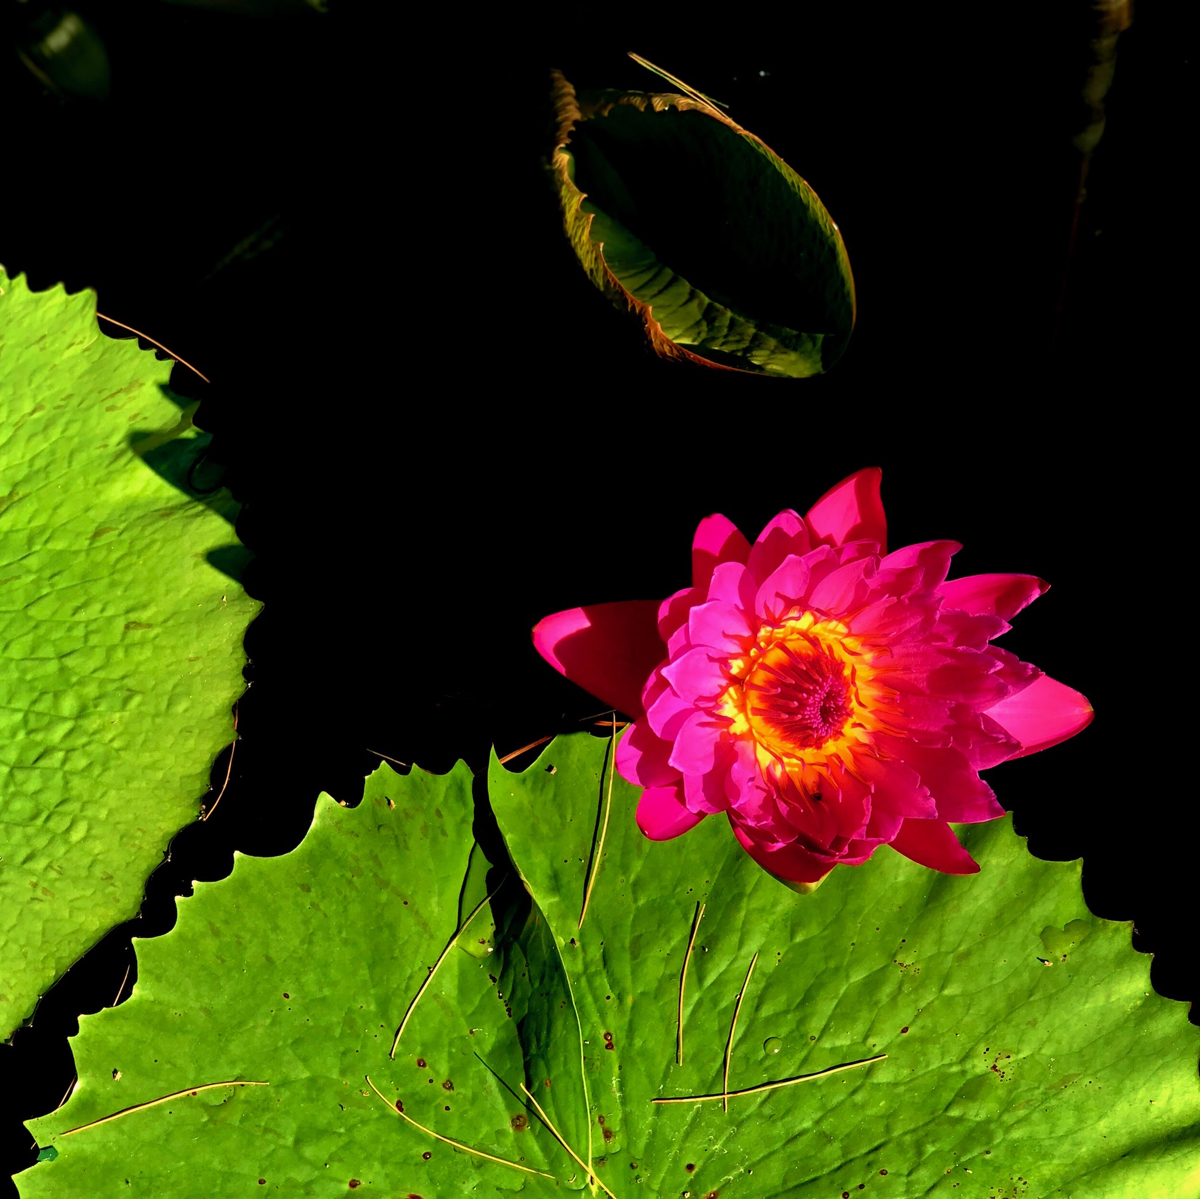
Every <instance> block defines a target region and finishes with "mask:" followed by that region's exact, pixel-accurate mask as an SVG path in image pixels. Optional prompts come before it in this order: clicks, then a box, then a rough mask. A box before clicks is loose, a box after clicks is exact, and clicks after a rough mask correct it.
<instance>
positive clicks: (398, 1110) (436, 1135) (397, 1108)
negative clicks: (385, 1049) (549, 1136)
mask: <svg viewBox="0 0 1200 1199" xmlns="http://www.w3.org/2000/svg"><path fill="white" fill-rule="evenodd" d="M363 1077H364V1078H365V1079H366V1080H367V1086H369V1087H370V1088H371V1090H372V1091H374V1092H375V1094H376V1095H378V1096H379V1098H380V1099H382V1100H383V1104H384V1106H385V1107H386V1108H387V1109H388V1111H390V1112H394V1113H395V1114H396V1115H397V1116H399V1117H400V1119H401V1120H407V1121H408V1122H409V1123H410V1124H411V1125H412V1126H413V1127H414V1128H419V1129H420V1130H421V1131H422V1132H423V1133H426V1134H427V1135H428V1136H431V1137H433V1139H434V1140H435V1141H441V1142H442V1143H443V1144H444V1145H451V1146H453V1147H454V1148H455V1149H461V1150H462V1151H463V1153H471V1154H474V1156H475V1157H485V1158H487V1160H488V1161H490V1162H496V1163H497V1164H499V1165H501V1166H511V1167H512V1168H513V1169H514V1170H524V1172H525V1173H526V1174H540V1175H541V1177H542V1178H549V1179H550V1180H551V1181H552V1182H557V1181H558V1179H556V1178H555V1177H554V1175H553V1174H547V1173H546V1172H545V1170H535V1169H533V1167H532V1166H522V1165H520V1164H518V1163H517V1162H510V1161H509V1160H508V1159H507V1158H504V1157H494V1156H493V1155H492V1154H490V1153H484V1151H483V1150H482V1149H472V1148H471V1146H470V1145H464V1144H463V1143H462V1142H461V1141H452V1140H451V1139H450V1138H449V1137H444V1136H442V1134H441V1133H440V1132H434V1131H433V1129H432V1128H426V1127H425V1125H424V1124H418V1123H417V1121H416V1120H414V1119H413V1118H412V1116H410V1115H409V1114H408V1112H406V1111H405V1110H404V1107H403V1105H402V1104H400V1102H399V1100H397V1101H396V1104H395V1105H393V1104H391V1103H389V1102H388V1101H387V1099H386V1097H385V1096H384V1095H383V1093H382V1092H381V1091H380V1090H379V1088H378V1087H377V1086H376V1085H375V1084H374V1083H373V1082H372V1081H371V1076H370V1075H369V1074H364V1075H363Z"/></svg>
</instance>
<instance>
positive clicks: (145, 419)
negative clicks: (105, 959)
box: [0, 271, 258, 1036]
mask: <svg viewBox="0 0 1200 1199" xmlns="http://www.w3.org/2000/svg"><path fill="white" fill-rule="evenodd" d="M0 359H2V360H3V373H4V386H3V388H2V389H0V601H2V602H0V608H2V612H0V643H2V644H3V646H4V657H5V662H4V669H3V670H2V671H0V744H3V746H4V750H3V756H4V773H3V779H2V781H0V808H2V810H3V813H4V833H3V839H2V841H0V1034H2V1035H5V1036H7V1035H8V1034H9V1033H10V1032H11V1031H12V1030H13V1029H14V1028H16V1027H17V1026H19V1025H20V1024H21V1022H22V1021H23V1020H25V1019H27V1018H28V1017H29V1015H30V1014H31V1013H32V1011H33V1009H34V1006H35V1005H36V1003H37V1000H38V997H39V996H40V995H41V994H42V993H43V992H44V991H45V990H46V989H47V988H48V987H49V986H50V985H51V984H52V983H53V982H54V981H55V980H56V979H57V978H58V977H59V976H60V975H62V973H63V972H64V971H65V970H66V969H67V968H68V967H69V966H70V965H71V963H72V962H74V961H75V960H76V959H77V958H78V957H79V956H80V955H81V954H83V953H84V952H85V951H86V950H87V949H88V948H89V947H90V946H92V945H93V944H95V942H96V941H98V940H99V939H100V937H101V936H103V934H104V933H105V932H106V931H108V930H109V929H110V928H112V927H113V926H114V925H116V924H119V923H120V922H121V921H122V920H125V919H128V918H129V917H131V916H133V915H134V914H135V913H136V912H137V909H138V906H139V905H140V903H141V899H142V894H143V891H144V887H145V882H146V879H147V877H148V876H149V875H150V873H151V871H153V870H154V869H155V867H156V866H158V864H159V863H160V862H161V861H162V859H163V854H164V852H165V851H166V848H167V846H168V844H169V843H170V840H171V838H172V837H173V836H174V835H175V833H177V832H178V831H179V830H180V829H181V828H182V827H183V826H184V825H186V824H188V823H189V822H190V821H192V820H194V819H195V817H196V816H197V814H198V812H199V806H200V800H201V797H202V796H203V795H204V793H205V791H206V789H207V786H208V774H209V770H210V768H211V765H212V761H213V759H214V757H215V756H216V755H217V753H218V752H219V751H220V749H221V747H222V746H224V745H226V744H228V742H229V741H230V740H231V739H232V735H233V721H232V714H231V709H232V705H233V703H234V701H235V699H236V698H237V696H238V695H239V694H240V692H241V690H242V687H243V681H242V673H241V671H242V666H243V664H244V662H245V657H244V655H243V653H242V649H241V641H242V635H243V633H244V630H245V627H246V625H247V623H248V622H249V620H250V618H251V617H252V616H253V615H254V613H255V612H256V611H257V609H258V604H256V603H255V602H254V601H253V600H251V599H250V598H249V597H248V596H247V595H246V593H245V592H244V591H243V590H242V588H241V586H240V585H239V584H238V583H237V582H235V581H234V580H233V579H231V578H230V577H228V574H227V573H225V572H223V570H222V569H221V568H220V566H219V565H214V563H213V561H210V556H211V557H213V558H214V559H216V560H218V561H219V560H220V556H221V555H222V554H225V555H226V556H228V555H229V554H230V553H231V552H236V551H237V549H238V547H236V545H235V543H236V536H235V534H234V532H233V529H232V522H233V519H234V517H235V515H236V512H237V505H236V504H234V502H233V500H232V499H231V497H230V496H229V494H228V492H224V491H222V492H220V493H218V494H215V495H213V496H211V497H208V498H207V499H206V500H200V499H198V498H195V497H194V496H192V495H190V494H188V493H187V490H186V487H183V488H182V489H181V486H180V485H179V480H176V482H175V483H173V482H172V476H173V475H174V474H175V473H177V472H178V471H179V469H181V468H184V466H185V464H187V463H190V462H192V461H195V457H196V455H197V453H198V452H199V451H200V450H201V449H202V447H203V445H204V444H205V440H206V439H205V437H204V436H203V435H201V434H200V433H198V431H197V430H195V429H193V428H192V427H191V422H190V419H189V414H188V413H183V414H181V412H180V407H181V404H180V402H179V401H178V400H176V399H175V398H174V397H172V396H171V394H170V392H169V391H167V388H166V383H167V379H168V377H169V375H170V371H171V363H169V362H159V361H157V360H156V358H155V356H154V354H152V353H149V352H143V351H141V350H139V349H138V348H137V345H136V342H134V341H114V340H110V339H109V338H107V337H104V336H102V335H101V333H100V330H99V327H98V326H97V324H96V317H95V296H94V295H93V294H92V293H91V292H84V293H81V294H79V295H73V296H71V295H67V294H66V293H65V292H64V291H63V289H62V288H61V287H57V288H53V289H51V290H49V291H45V292H38V293H33V292H30V291H29V289H28V287H27V285H26V283H25V280H24V279H23V278H21V277H19V276H18V277H17V278H15V279H9V278H8V277H7V275H5V274H4V273H3V271H0Z"/></svg>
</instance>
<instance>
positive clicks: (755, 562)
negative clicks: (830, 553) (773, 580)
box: [746, 508, 812, 581]
mask: <svg viewBox="0 0 1200 1199" xmlns="http://www.w3.org/2000/svg"><path fill="white" fill-rule="evenodd" d="M810 549H812V539H811V538H810V537H809V535H808V527H807V526H806V525H805V523H804V521H803V520H802V519H801V518H800V516H799V515H798V514H797V513H795V512H793V511H792V510H791V509H790V508H785V509H784V510H783V511H782V512H781V513H780V514H779V515H778V516H777V517H775V519H774V520H772V521H771V523H770V524H769V525H767V527H766V528H765V529H763V531H762V532H761V533H759V535H758V539H757V540H756V541H755V543H754V545H753V547H752V548H751V550H750V556H749V557H748V558H747V559H746V566H747V567H748V568H749V570H750V573H751V574H752V575H753V576H754V577H755V578H756V579H758V580H760V581H761V580H762V579H765V578H766V577H767V576H768V575H769V574H770V573H771V572H772V571H773V570H775V569H776V568H777V567H778V566H779V565H780V564H781V563H782V562H783V560H784V558H786V557H787V556H788V555H789V554H795V555H796V556H797V557H800V556H802V555H804V554H807V553H808V551H809V550H810Z"/></svg>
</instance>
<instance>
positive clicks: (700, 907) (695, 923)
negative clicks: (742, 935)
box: [675, 903, 706, 1066]
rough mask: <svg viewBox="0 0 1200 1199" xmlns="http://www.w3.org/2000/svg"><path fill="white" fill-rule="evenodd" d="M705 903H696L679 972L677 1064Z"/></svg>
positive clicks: (679, 1063) (681, 1059)
mask: <svg viewBox="0 0 1200 1199" xmlns="http://www.w3.org/2000/svg"><path fill="white" fill-rule="evenodd" d="M705 906H706V905H705V904H702V903H698V904H696V914H695V915H694V916H693V917H692V935H691V936H690V937H689V938H688V947H687V953H685V954H684V955H683V969H682V970H681V971H680V972H679V1040H678V1042H677V1043H676V1046H675V1064H676V1065H677V1066H682V1065H683V988H684V984H685V983H686V982H687V968H688V962H690V961H691V960H692V947H693V946H694V945H695V944H696V933H697V932H699V931H700V921H701V920H703V919H704V908H705Z"/></svg>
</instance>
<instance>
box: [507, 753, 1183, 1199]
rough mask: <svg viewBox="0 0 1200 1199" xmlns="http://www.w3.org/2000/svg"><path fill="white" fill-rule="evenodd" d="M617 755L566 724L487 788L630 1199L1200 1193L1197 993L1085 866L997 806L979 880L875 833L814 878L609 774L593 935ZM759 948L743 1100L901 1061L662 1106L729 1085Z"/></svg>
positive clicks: (609, 1169)
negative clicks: (651, 806)
mask: <svg viewBox="0 0 1200 1199" xmlns="http://www.w3.org/2000/svg"><path fill="white" fill-rule="evenodd" d="M603 762H604V745H603V743H597V742H595V741H591V740H589V739H587V738H574V739H569V740H560V741H558V742H556V743H555V744H553V745H551V746H550V748H548V749H547V750H546V752H545V753H544V754H543V756H542V758H541V759H540V761H539V762H538V763H537V764H535V765H534V766H532V767H531V768H530V769H529V770H527V771H526V772H525V773H524V774H521V775H514V774H509V773H507V772H506V771H505V770H504V769H503V767H501V766H499V765H498V764H493V767H492V771H491V777H490V792H491V797H492V804H493V807H494V810H495V812H496V816H497V818H498V820H499V823H500V828H501V831H502V832H503V834H504V837H505V840H506V842H507V844H508V848H509V851H510V853H511V854H512V857H513V861H514V863H515V865H516V867H517V869H518V870H519V871H520V874H521V876H522V878H523V879H524V880H525V883H526V885H527V887H528V888H529V890H530V891H531V892H532V894H533V895H534V896H535V897H536V898H537V901H538V903H539V905H540V907H541V910H542V911H543V912H544V914H545V917H546V920H547V922H548V924H549V927H550V930H551V932H552V934H553V937H554V941H555V943H556V945H557V946H558V950H559V953H560V955H561V958H562V962H563V965H564V968H565V971H566V974H567V978H568V981H569V985H570V990H571V993H572V995H573V997H574V1002H575V1006H576V1010H577V1013H578V1022H579V1025H580V1027H581V1029H582V1036H583V1039H584V1043H585V1053H584V1068H583V1076H584V1078H585V1079H586V1082H587V1090H588V1110H589V1113H590V1115H591V1118H592V1121H593V1131H594V1133H595V1136H594V1137H593V1141H594V1142H596V1150H595V1152H596V1159H597V1160H596V1169H597V1172H598V1175H599V1177H601V1178H603V1179H605V1180H606V1181H607V1182H608V1183H609V1185H610V1186H611V1187H612V1189H613V1191H614V1192H615V1193H616V1194H618V1195H619V1196H621V1197H622V1199H624V1196H626V1195H628V1194H632V1193H637V1194H654V1195H663V1196H669V1195H671V1196H673V1195H680V1194H682V1193H685V1192H690V1194H691V1195H692V1196H704V1195H710V1194H718V1195H720V1196H721V1197H722V1199H760V1197H762V1196H768V1195H769V1196H775V1195H786V1196H788V1197H789V1199H809V1197H812V1199H827V1197H829V1196H836V1195H841V1194H843V1193H848V1194H851V1195H855V1194H859V1193H861V1194H863V1195H864V1196H865V1197H867V1199H869V1196H870V1195H886V1196H888V1197H889V1199H908V1197H913V1199H915V1197H916V1196H926V1195H938V1196H941V1195H945V1196H947V1197H950V1196H953V1195H955V1194H958V1195H968V1196H988V1197H989V1199H1000V1197H1001V1196H1004V1197H1020V1196H1025V1195H1028V1196H1030V1199H1033V1197H1034V1196H1040V1197H1047V1196H1051V1195H1054V1196H1059V1195H1061V1196H1074V1197H1075V1199H1080V1197H1082V1196H1084V1195H1086V1196H1087V1197H1088V1199H1106V1197H1114V1199H1115V1197H1117V1196H1121V1197H1128V1199H1135V1197H1136V1199H1149V1197H1150V1196H1157V1197H1159V1199H1177V1197H1178V1196H1181V1195H1184V1194H1190V1193H1196V1192H1197V1190H1198V1188H1200V1123H1198V1121H1200V1084H1198V1082H1197V1072H1196V1059H1197V1052H1198V1051H1200V1038H1198V1036H1197V1030H1196V1029H1195V1028H1193V1027H1192V1026H1191V1025H1190V1024H1189V1023H1188V1021H1187V1018H1186V1012H1185V1010H1184V1007H1183V1005H1182V1004H1179V1003H1176V1002H1172V1001H1170V1000H1166V999H1163V998H1161V997H1160V996H1158V995H1156V994H1154V992H1153V991H1152V989H1151V987H1150V972H1149V958H1148V957H1145V956H1142V955H1139V954H1137V953H1135V952H1134V951H1133V950H1132V949H1131V948H1130V943H1129V933H1130V926H1129V925H1128V924H1119V923H1113V922H1110V921H1105V920H1101V919H1098V918H1097V917H1095V916H1093V915H1092V914H1091V913H1090V912H1088V910H1087V908H1086V906H1085V905H1084V902H1083V897H1082V893H1081V890H1080V864H1079V863H1078V862H1073V863H1053V862H1043V861H1039V860H1038V859H1036V858H1034V857H1032V856H1031V855H1030V854H1029V853H1028V851H1027V850H1026V848H1025V844H1024V842H1023V841H1022V840H1021V839H1020V838H1018V837H1016V836H1015V835H1014V834H1013V832H1012V829H1011V825H1010V822H1009V820H1007V819H1005V820H1002V821H997V822H994V823H991V824H986V825H975V826H972V827H970V828H969V829H965V830H963V835H964V839H965V841H966V843H967V845H968V848H969V849H970V851H971V853H972V855H973V856H974V857H975V858H976V859H977V860H978V861H979V863H980V865H981V866H982V870H981V872H980V873H979V874H978V875H974V876H967V877H955V876H950V875H942V874H937V873H935V872H932V871H929V870H925V869H923V868H921V867H919V866H916V865H915V864H913V863H911V862H909V861H908V860H907V859H905V858H902V857H901V856H900V855H898V854H895V853H892V852H889V851H881V852H880V853H879V854H877V855H876V857H875V858H874V859H873V860H872V861H870V862H869V863H867V864H865V865H863V866H861V867H857V868H843V869H839V870H837V871H835V872H834V874H833V875H832V876H831V877H830V878H829V879H828V880H827V881H826V882H825V884H824V885H823V886H822V887H821V889H820V890H819V891H817V892H816V893H815V894H813V895H810V896H797V895H795V894H793V893H792V892H791V891H789V890H788V889H787V888H785V887H784V886H782V885H781V884H780V883H778V882H776V881H775V880H774V879H772V878H771V877H770V876H768V875H767V874H766V873H765V872H764V871H762V870H761V869H759V868H758V867H757V866H756V865H755V864H754V862H753V861H752V860H751V859H750V858H749V857H748V856H747V855H746V854H745V853H743V852H742V850H741V849H740V848H739V847H738V845H737V843H736V842H735V840H734V838H733V835H732V832H731V830H730V828H729V826H728V824H727V823H726V822H725V821H723V820H721V819H720V818H716V817H713V818H709V819H708V820H706V821H704V822H703V823H702V824H701V825H700V826H699V827H698V828H696V829H694V830H693V831H692V832H690V833H688V834H687V835H686V836H684V837H681V838H678V839H676V840H674V841H671V842H666V843H662V844H655V843H652V842H650V841H647V840H646V839H645V838H644V837H643V836H642V835H641V833H640V832H639V831H638V830H637V827H636V824H635V821H634V809H635V806H636V800H637V790H636V789H635V788H632V787H630V786H628V785H626V784H625V783H624V782H623V781H621V780H620V779H616V780H615V785H614V786H613V787H612V801H611V802H612V807H611V812H610V817H609V820H608V824H607V835H606V836H605V838H604V842H603V847H602V849H601V851H600V853H599V867H598V870H597V872H596V876H595V883H594V888H593V891H592V894H591V899H590V903H589V906H588V910H587V915H586V918H585V920H584V922H583V926H582V928H580V927H579V916H580V912H581V908H582V899H583V895H584V891H585V886H586V877H587V871H588V863H589V860H591V857H592V854H593V846H594V845H595V844H596V841H597V834H598V829H600V828H603V826H604V821H603V819H602V818H598V816H599V814H600V813H601V812H602V808H603V805H604V804H605V803H606V802H607V789H608V783H609V779H608V778H607V775H606V773H605V771H604V768H603ZM551 768H553V773H551V772H550V771H551ZM699 903H704V904H705V905H706V906H705V910H704V916H703V919H702V921H701V923H700V925H699V928H698V931H697V936H696V943H695V949H694V951H693V954H692V957H691V960H690V963H689V967H688V978H687V987H686V991H685V1003H684V1053H683V1064H682V1065H677V1064H676V1060H675V1057H676V1049H677V1044H676V1037H677V1023H676V1011H677V1005H678V995H679V980H680V974H681V970H682V966H683V960H684V955H685V951H686V948H687V945H688V941H689V935H690V930H691V927H692V922H693V919H694V915H695V912H696V908H697V905H698V904H699ZM1047 944H1051V945H1052V946H1053V949H1054V952H1053V953H1051V952H1050V951H1049V950H1048V949H1047ZM756 953H757V954H758V960H757V964H756V967H755V970H754V973H753V975H752V977H751V979H750V982H749V985H748V986H747V987H746V993H745V996H744V999H743V1002H742V1004H741V1008H740V1012H739V1015H738V1022H737V1029H736V1033H735V1035H734V1038H733V1042H732V1047H731V1053H730V1066H729V1088H730V1089H731V1090H736V1089H743V1088H749V1087H754V1086H757V1085H759V1084H762V1083H767V1082H771V1081H778V1080H784V1079H789V1078H794V1077H797V1076H800V1075H804V1074H812V1073H816V1072H819V1071H823V1070H826V1069H828V1068H830V1067H833V1066H837V1065H839V1064H843V1063H849V1062H853V1061H858V1060H862V1059H867V1058H870V1057H873V1056H876V1055H879V1054H884V1053H886V1054H887V1055H888V1056H887V1058H886V1060H883V1061H878V1062H875V1063H874V1064H871V1065H868V1066H865V1067H860V1068H856V1069H852V1070H848V1071H845V1072H843V1073H839V1074H836V1075H831V1076H828V1077H825V1078H818V1079H815V1080H813V1081H810V1082H805V1083H801V1084H798V1085H796V1086H792V1087H789V1088H786V1089H778V1090H767V1091H763V1092H760V1093H757V1094H753V1095H749V1096H742V1097H735V1098H732V1099H730V1100H729V1104H728V1107H729V1110H728V1112H725V1111H723V1110H722V1103H721V1102H720V1101H719V1100H718V1101H705V1102H700V1103H683V1104H675V1105H656V1104H653V1103H652V1100H654V1099H659V1098H670V1097H683V1096H695V1095H711V1094H714V1093H715V1094H718V1095H719V1094H720V1093H721V1092H722V1088H723V1069H724V1056H725V1048H726V1044H727V1041H728V1038H729V1032H730V1025H731V1022H732V1019H733V1014H734V1009H735V1005H736V1003H737V997H738V994H739V991H740V990H741V989H742V987H743V983H744V981H745V978H746V973H747V970H748V967H749V966H750V962H751V959H752V957H753V955H754V954H756ZM543 1015H544V1017H545V1018H546V1019H548V1020H555V1019H563V1018H564V1014H560V1013H556V1012H555V1011H553V1010H549V1009H545V1010H544V1011H543ZM571 1064H572V1063H570V1062H568V1061H567V1060H564V1061H563V1062H562V1063H561V1066H560V1069H561V1070H563V1071H566V1070H567V1069H568V1068H569V1067H570V1065H571ZM576 1066H577V1064H576ZM602 1117H603V1124H601V1118H602ZM600 1137H607V1138H609V1139H608V1140H607V1141H604V1140H600V1139H599V1138H600ZM631 1184H635V1185H631Z"/></svg>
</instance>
